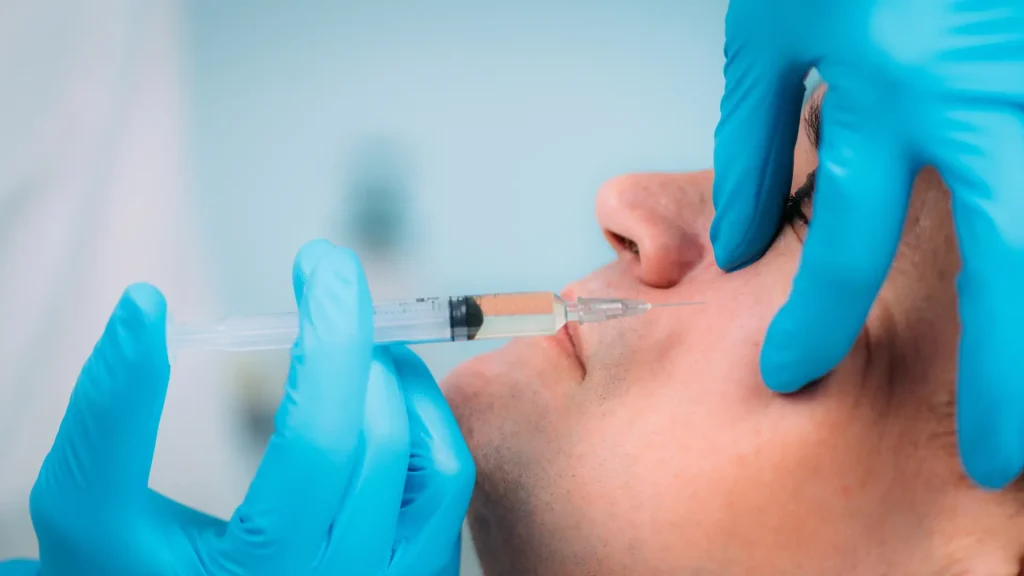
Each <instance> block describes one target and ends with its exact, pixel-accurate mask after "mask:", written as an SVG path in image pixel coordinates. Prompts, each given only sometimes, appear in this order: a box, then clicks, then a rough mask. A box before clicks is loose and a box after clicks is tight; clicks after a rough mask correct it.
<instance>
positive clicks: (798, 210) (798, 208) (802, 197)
mask: <svg viewBox="0 0 1024 576" xmlns="http://www.w3.org/2000/svg"><path fill="white" fill-rule="evenodd" d="M815 173H816V171H815V170H812V171H811V172H810V174H808V175H807V180H805V181H804V183H803V184H801V185H800V187H799V188H797V189H796V192H794V193H793V194H792V195H791V196H790V197H789V198H787V199H786V207H785V209H784V210H783V212H782V221H783V224H792V223H794V222H796V221H797V220H799V221H801V222H803V223H804V224H805V225H806V224H808V222H809V220H808V218H807V214H806V213H805V212H804V204H805V203H806V202H807V201H808V200H810V199H811V196H812V195H813V194H814V176H815Z"/></svg>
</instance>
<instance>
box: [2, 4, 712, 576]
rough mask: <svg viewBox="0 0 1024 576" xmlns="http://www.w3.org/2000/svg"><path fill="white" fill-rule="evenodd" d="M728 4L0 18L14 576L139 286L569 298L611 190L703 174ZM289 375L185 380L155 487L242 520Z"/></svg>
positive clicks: (261, 303)
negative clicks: (322, 281) (318, 265)
mask: <svg viewBox="0 0 1024 576" xmlns="http://www.w3.org/2000/svg"><path fill="white" fill-rule="evenodd" d="M726 3H727V2H726V0H633V1H631V2H610V1H594V0H561V1H560V2H542V1H540V0H517V1H516V2H504V3H502V4H500V5H499V4H497V3H486V4H485V3H480V2H473V1H471V0H434V1H432V2H429V3H426V2H413V1H411V0H392V1H389V2H365V1H364V2H357V1H351V0H345V1H343V0H334V1H330V2H328V1H322V2H320V1H296V2H277V1H271V0H245V1H242V0H218V1H216V2H208V1H205V2H204V1H201V0H146V1H143V0H89V1H85V0H65V1H58V0H0V558H3V557H9V556H13V555H34V554H35V540H34V537H33V536H32V533H31V524H30V522H29V518H28V505H27V499H28V493H29V490H30V489H31V486H32V482H33V481H34V479H35V475H36V472H37V471H38V468H39V465H40V464H41V462H42V458H43V456H44V455H45V453H46V451H47V449H48V448H49V445H50V444H51V442H52V441H53V437H54V435H55V434H56V430H57V426H58V424H59V422H60V418H61V416H62V414H63V411H64V408H65V406H66V404H67V398H68V395H69V393H70V390H71V388H72V386H73V384H74V380H75V377H76V375H77V373H78V370H79V369H80V367H81V364H82V362H83V360H84V359H85V358H86V357H87V355H88V353H89V350H90V348H91V346H92V345H93V343H94V342H95V340H96V338H97V337H98V336H99V334H100V333H101V331H102V327H103V325H104V323H105V321H106V319H107V316H108V315H109V311H110V310H111V308H112V306H113V305H114V303H115V302H116V300H117V298H118V297H119V295H120V293H121V291H122V290H123V288H124V287H125V286H126V285H127V284H129V283H131V282H134V281H148V282H152V283H154V284H156V285H157V286H159V287H160V288H161V289H162V290H163V291H164V293H165V295H166V296H167V298H168V301H169V305H170V307H171V313H172V316H173V318H174V319H175V320H177V321H181V320H189V319H196V320H202V319H211V318H213V317H218V316H224V315H229V314H246V313H258V312H275V311H288V310H293V309H294V308H295V303H294V298H293V296H292V287H291V263H292V258H293V257H294V255H295V252H296V251H297V250H298V248H299V247H300V246H301V245H302V244H303V243H304V242H305V241H307V240H309V239H312V238H315V237H326V238H328V239H330V240H332V241H334V242H336V243H340V244H344V245H348V246H351V247H353V248H354V249H356V250H357V251H358V252H359V254H360V255H361V257H362V259H363V262H364V264H365V265H366V267H367V274H368V276H369V279H370V284H371V288H372V291H373V293H374V296H375V297H376V298H381V299H387V298H400V297H411V296H425V295H443V294H449V293H475V292H492V291H505V290H534V289H536V290H558V289H559V288H560V287H561V286H563V285H564V284H566V283H568V282H569V281H571V280H573V279H575V278H577V277H579V276H581V275H583V274H586V273H587V272H589V271H590V270H592V269H593V268H595V267H596V266H599V265H601V264H603V263H604V262H606V261H608V260H609V259H610V258H611V257H612V253H611V251H610V250H609V249H608V248H607V247H606V245H605V243H604V241H603V239H602V237H601V233H600V230H599V229H598V227H597V225H596V223H595V220H594V216H593V210H594V209H593V203H594V197H595V194H596V192H597V189H598V187H599V186H600V184H601V183H602V182H603V181H605V180H607V179H608V178H610V177H613V176H615V175H618V174H622V173H627V172H635V171H682V170H690V169H702V168H707V167H710V166H711V160H712V144H713V138H712V137H713V131H714V126H715V122H716V121H717V118H718V99H719V97H720V95H721V91H722V78H721V66H722V63H723V57H722V44H723V39H724V16H725V9H726ZM497 345H500V342H499V343H494V344H484V343H473V344H464V345H446V346H433V347H431V346H424V347H421V349H419V350H417V351H418V352H420V353H421V354H422V356H423V357H424V358H425V360H426V361H427V363H428V364H429V365H430V367H431V368H432V370H433V371H434V374H435V375H436V376H437V378H438V379H440V378H442V377H443V376H444V375H445V374H446V373H447V372H448V371H449V370H450V369H451V368H452V367H453V366H455V365H456V364H458V363H459V362H461V361H462V360H464V359H466V358H468V357H469V356H471V355H473V354H478V353H480V352H483V351H485V350H487V349H490V347H493V346H497ZM286 369H287V359H286V356H285V354H283V353H282V354H276V353H260V354H247V355H224V354H215V353H210V354H206V353H192V352H190V353H188V354H182V355H179V356H178V357H177V358H175V359H174V369H173V373H172V380H171V386H170V392H169V396H168V400H167V405H166V409H165V414H164V419H163V421H162V423H161V430H160V437H159V441H158V447H157V456H156V461H155V463H154V469H153V474H152V478H151V485H152V486H153V487H154V488H155V489H157V490H160V491H161V492H164V493H165V494H167V495H169V496H171V497H173V498H175V499H178V500H180V501H183V502H185V503H186V504H189V505H191V506H194V507H197V508H200V509H202V510H204V511H206V512H209V513H211V514H215V515H218V516H221V517H225V518H226V517H228V516H229V515H230V513H231V510H232V509H233V508H234V507H235V506H236V505H237V504H238V503H239V502H240V501H241V498H242V495H243V494H244V492H245V489H246V486H247V483H248V481H249V480H250V479H251V477H252V474H253V473H254V471H255V468H256V465H257V463H258V461H259V458H260V455H261V452H262V449H263V446H264V443H265V441H266V439H267V436H268V435H269V432H270V426H271V420H270V419H271V415H272V413H273V410H274V409H275V407H276V402H277V400H278V398H279V397H280V394H281V383H282V381H283V379H284V374H285V371H286ZM465 543H466V550H465V552H464V562H463V573H464V574H466V575H475V574H479V569H478V567H477V566H476V562H475V559H474V558H473V554H472V548H471V544H470V542H469V539H468V538H467V539H466V541H465Z"/></svg>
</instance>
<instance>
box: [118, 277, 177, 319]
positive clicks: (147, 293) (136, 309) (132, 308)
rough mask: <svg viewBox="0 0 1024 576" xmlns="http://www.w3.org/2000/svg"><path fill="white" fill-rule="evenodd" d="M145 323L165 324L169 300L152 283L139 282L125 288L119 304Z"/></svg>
mask: <svg viewBox="0 0 1024 576" xmlns="http://www.w3.org/2000/svg"><path fill="white" fill-rule="evenodd" d="M118 307H119V308H122V309H123V310H125V311H127V312H129V313H130V314H131V316H132V317H133V318H137V319H138V320H139V321H141V322H142V323H143V324H145V325H153V324H155V325H159V324H163V323H164V322H165V321H166V318H167V300H166V299H165V298H164V295H163V294H161V293H160V290H159V289H158V288H157V287H156V286H153V285H152V284H147V283H145V282H139V283H136V284H132V285H130V286H128V288H126V289H125V291H124V294H123V295H122V296H121V301H120V303H119V304H118Z"/></svg>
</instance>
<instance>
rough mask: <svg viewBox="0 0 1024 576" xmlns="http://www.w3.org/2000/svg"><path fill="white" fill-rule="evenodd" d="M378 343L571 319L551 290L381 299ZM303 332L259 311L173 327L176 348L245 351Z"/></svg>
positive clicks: (530, 330)
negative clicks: (567, 316)
mask: <svg viewBox="0 0 1024 576" xmlns="http://www.w3.org/2000/svg"><path fill="white" fill-rule="evenodd" d="M373 313H374V314H373V335H374V338H373V339H374V342H376V343H378V344H425V343H430V342H459V341H464V340H484V339H491V338H510V337H516V336H529V335H541V334H554V333H555V332H556V331H557V330H558V329H559V328H561V327H562V325H564V324H565V322H566V310H565V302H563V301H562V299H561V298H559V297H558V296H556V295H554V294H552V293H551V292H525V293H515V294H486V295H478V296H451V297H448V296H442V297H436V298H415V299H411V300H396V301H391V302H379V303H377V304H375V305H374V307H373ZM298 334H299V321H298V317H297V315H296V314H295V313H294V312H292V313H283V314H260V315H255V316H240V317H234V318H227V319H224V320H220V321H218V322H212V323H209V324H201V325H194V326H185V327H179V326H169V327H168V333H167V342H168V347H169V348H171V349H172V350H177V349H184V348H205V349H213V350H227V351H237V352H244V351H250V350H270V349H278V348H288V347H289V346H291V345H292V343H293V342H295V339H296V338H297V337H298Z"/></svg>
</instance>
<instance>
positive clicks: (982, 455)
mask: <svg viewBox="0 0 1024 576" xmlns="http://www.w3.org/2000/svg"><path fill="white" fill-rule="evenodd" d="M961 460H962V461H963V465H964V470H965V471H966V472H967V476H968V477H969V478H970V479H971V480H973V481H974V482H975V483H977V484H978V485H979V486H981V487H982V488H985V489H987V490H1002V489H1003V488H1006V487H1007V486H1009V485H1010V484H1011V483H1012V482H1014V481H1015V480H1016V479H1017V478H1019V477H1020V475H1021V472H1022V471H1024V454H1003V453H1001V452H1000V451H998V450H993V449H991V448H986V447H982V446H962V447H961Z"/></svg>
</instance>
